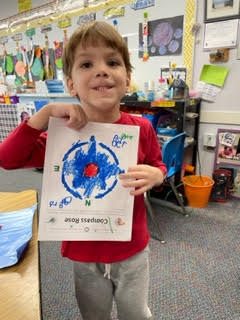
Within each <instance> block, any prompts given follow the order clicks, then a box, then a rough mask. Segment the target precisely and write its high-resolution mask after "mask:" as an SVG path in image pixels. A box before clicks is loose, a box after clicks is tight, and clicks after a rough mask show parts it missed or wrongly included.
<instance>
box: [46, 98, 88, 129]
mask: <svg viewBox="0 0 240 320" xmlns="http://www.w3.org/2000/svg"><path fill="white" fill-rule="evenodd" d="M51 116H53V117H57V118H64V119H66V126H67V127H69V128H71V129H75V130H79V129H81V128H82V127H84V126H85V125H86V123H87V115H86V113H85V112H84V111H83V109H82V108H81V106H80V105H79V104H73V103H72V104H71V103H58V104H52V105H51Z"/></svg>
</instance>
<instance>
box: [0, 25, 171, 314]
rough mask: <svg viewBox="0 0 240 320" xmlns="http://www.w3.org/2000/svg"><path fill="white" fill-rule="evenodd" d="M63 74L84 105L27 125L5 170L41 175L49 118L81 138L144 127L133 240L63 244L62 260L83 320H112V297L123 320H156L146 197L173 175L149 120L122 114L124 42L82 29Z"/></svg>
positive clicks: (8, 146) (3, 161) (14, 139)
mask: <svg viewBox="0 0 240 320" xmlns="http://www.w3.org/2000/svg"><path fill="white" fill-rule="evenodd" d="M63 66H64V67H63V71H64V74H65V77H66V84H67V88H68V90H69V93H70V94H71V95H72V96H77V97H78V98H79V99H80V101H81V106H80V105H77V104H60V103H58V104H48V105H46V106H45V107H43V108H42V109H40V110H39V111H38V112H37V113H36V114H35V115H33V116H32V117H31V118H30V119H28V120H25V122H23V123H22V124H20V125H19V126H18V127H17V128H16V129H15V130H14V131H13V132H12V133H11V134H10V135H9V136H8V137H7V139H5V141H4V142H3V143H2V144H1V145H0V166H2V167H3V168H5V169H16V168H27V167H38V168H39V167H42V166H43V163H44V153H45V144H46V135H47V133H45V132H43V131H44V129H45V128H46V127H47V124H48V120H49V117H50V116H53V117H60V118H65V119H66V125H67V126H68V127H69V128H72V129H75V130H81V128H82V127H83V126H84V125H85V124H86V123H87V121H95V122H107V123H117V124H123V125H137V126H140V138H139V150H138V164H137V165H133V166H131V167H129V169H128V172H127V173H125V174H121V175H120V176H119V178H120V179H121V180H122V183H123V187H127V188H134V190H132V191H131V192H130V193H131V195H132V196H135V200H134V213H133V229H132V240H131V241H128V242H121V241H115V242H114V241H63V243H62V255H63V257H68V258H69V259H71V260H73V270H74V281H75V291H76V298H77V302H78V306H79V309H80V312H81V314H82V317H83V319H84V320H108V319H110V314H111V309H112V301H113V297H114V299H115V301H116V306H117V311H118V318H119V320H143V319H152V316H151V312H150V310H149V308H148V306H147V302H148V283H149V274H148V273H149V271H148V268H149V267H148V242H149V233H148V230H147V219H146V210H145V205H144V196H143V194H144V192H145V191H147V190H149V189H151V188H152V187H153V186H157V185H160V184H161V183H162V182H163V179H164V176H165V174H166V168H165V165H164V164H163V163H162V161H161V151H160V148H159V145H158V142H157V139H156V135H155V132H154V130H153V128H152V126H151V124H150V122H148V120H146V119H144V118H141V117H135V116H132V115H130V114H127V113H123V112H120V100H121V98H122V97H123V96H124V94H125V93H126V91H127V88H128V86H129V84H130V74H131V70H132V66H131V63H130V59H129V53H128V49H127V46H126V44H125V41H124V40H123V38H122V37H121V36H120V34H119V33H118V32H117V31H116V30H115V29H114V28H113V27H112V26H110V25H109V24H108V23H106V22H97V21H94V22H91V23H89V24H86V25H83V26H81V27H79V28H78V29H77V30H76V31H75V32H74V33H73V34H72V36H71V38H70V39H69V41H68V42H67V44H66V46H65V48H64V54H63Z"/></svg>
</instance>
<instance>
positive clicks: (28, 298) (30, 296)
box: [0, 190, 41, 320]
mask: <svg viewBox="0 0 240 320" xmlns="http://www.w3.org/2000/svg"><path fill="white" fill-rule="evenodd" d="M36 202H37V192H36V191H35V190H25V191H21V192H17V193H14V192H13V193H12V192H0V214H1V212H7V211H14V210H20V209H23V208H28V207H31V206H32V205H34V204H35V203H36ZM0 241H1V238H0ZM39 288H40V285H39V256H38V241H37V213H36V212H35V214H34V219H33V236H32V238H31V240H30V242H29V245H28V247H27V249H26V251H25V252H24V255H23V257H22V259H21V260H20V261H19V262H18V263H17V264H15V265H14V266H11V267H8V268H4V269H0V320H3V319H9V320H23V319H24V320H40V319H41V312H40V294H39V293H40V289H39Z"/></svg>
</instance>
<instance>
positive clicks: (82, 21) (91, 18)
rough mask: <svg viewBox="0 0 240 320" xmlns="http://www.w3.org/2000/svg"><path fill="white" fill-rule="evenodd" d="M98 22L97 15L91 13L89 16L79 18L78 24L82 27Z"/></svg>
mask: <svg viewBox="0 0 240 320" xmlns="http://www.w3.org/2000/svg"><path fill="white" fill-rule="evenodd" d="M94 20H96V13H89V14H85V15H83V16H80V17H79V18H78V21H77V24H79V25H81V24H85V23H88V22H90V21H94Z"/></svg>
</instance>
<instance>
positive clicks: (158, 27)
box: [139, 16, 184, 58]
mask: <svg viewBox="0 0 240 320" xmlns="http://www.w3.org/2000/svg"><path fill="white" fill-rule="evenodd" d="M183 18H184V16H177V17H172V18H166V19H158V20H153V21H148V54H149V56H169V55H180V54H181V53H182V42H183ZM143 54H144V48H143V24H142V23H140V24H139V58H142V57H143Z"/></svg>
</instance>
